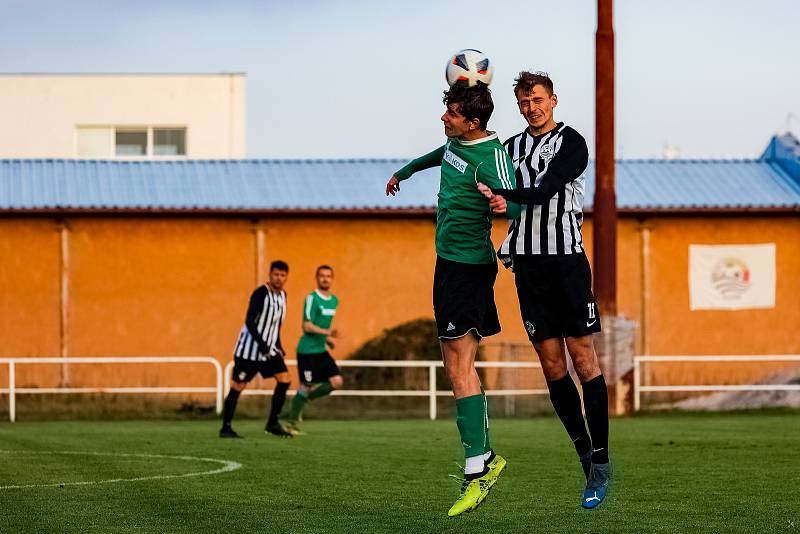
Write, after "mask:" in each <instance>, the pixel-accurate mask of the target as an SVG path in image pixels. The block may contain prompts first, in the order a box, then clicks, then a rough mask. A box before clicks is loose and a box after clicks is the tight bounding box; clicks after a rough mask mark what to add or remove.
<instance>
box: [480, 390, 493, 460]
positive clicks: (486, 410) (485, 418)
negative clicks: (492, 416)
mask: <svg viewBox="0 0 800 534" xmlns="http://www.w3.org/2000/svg"><path fill="white" fill-rule="evenodd" d="M481 397H483V433H484V434H485V435H486V440H485V441H484V442H483V453H484V454H486V453H487V452H489V451H491V450H492V446H491V445H490V444H489V407H488V405H487V403H486V392H485V391H483V387H481Z"/></svg>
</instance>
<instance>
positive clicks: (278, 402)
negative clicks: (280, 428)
mask: <svg viewBox="0 0 800 534" xmlns="http://www.w3.org/2000/svg"><path fill="white" fill-rule="evenodd" d="M288 389H289V383H288V382H278V383H277V384H275V391H274V392H273V393H272V407H271V408H270V410H269V419H267V425H274V424H276V423H277V422H278V415H280V413H281V410H282V409H283V403H284V402H286V391H287V390H288Z"/></svg>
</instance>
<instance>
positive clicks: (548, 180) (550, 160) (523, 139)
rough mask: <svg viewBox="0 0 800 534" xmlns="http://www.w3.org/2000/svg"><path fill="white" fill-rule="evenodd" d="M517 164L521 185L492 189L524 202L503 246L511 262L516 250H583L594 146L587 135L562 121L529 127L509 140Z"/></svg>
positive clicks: (504, 257)
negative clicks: (541, 130)
mask: <svg viewBox="0 0 800 534" xmlns="http://www.w3.org/2000/svg"><path fill="white" fill-rule="evenodd" d="M503 145H504V146H505V147H506V150H507V151H508V154H509V156H511V161H512V162H513V164H514V174H515V177H516V189H514V190H507V189H494V188H493V189H492V191H494V192H495V194H500V195H502V196H504V197H505V199H506V200H509V201H511V202H516V203H518V204H521V206H522V213H521V214H520V217H519V218H518V219H514V220H513V221H511V222H510V223H509V229H508V235H507V236H506V239H505V241H503V244H502V245H501V246H500V250H498V256H499V257H500V259H501V260H502V261H503V263H504V264H505V265H506V266H509V265H510V264H511V258H512V256H513V255H521V254H524V255H566V254H576V253H582V252H583V238H582V237H581V227H582V226H583V196H584V192H585V178H584V176H583V172H584V171H585V170H586V166H587V164H588V163H589V150H588V148H587V146H586V141H585V140H584V138H583V136H581V134H579V133H578V132H577V131H575V130H574V129H573V128H570V127H569V126H565V125H564V123H561V122H559V123H558V124H557V125H556V127H555V128H554V129H553V130H550V131H549V132H547V133H545V134H542V135H537V136H533V135H531V134H530V133H529V132H528V130H527V129H526V130H525V131H523V132H522V133H520V134H518V135H515V136H514V137H512V138H511V139H509V140H507V141H506V142H505V143H503Z"/></svg>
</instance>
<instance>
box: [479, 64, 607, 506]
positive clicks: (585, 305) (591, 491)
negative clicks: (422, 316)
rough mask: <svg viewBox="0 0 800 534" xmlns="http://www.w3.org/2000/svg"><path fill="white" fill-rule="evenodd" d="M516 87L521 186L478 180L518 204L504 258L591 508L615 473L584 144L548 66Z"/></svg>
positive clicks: (501, 202)
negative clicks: (559, 118)
mask: <svg viewBox="0 0 800 534" xmlns="http://www.w3.org/2000/svg"><path fill="white" fill-rule="evenodd" d="M515 82H516V83H515V85H514V94H515V96H516V97H517V104H518V106H519V111H520V114H521V115H522V116H523V117H524V118H525V121H526V122H527V124H528V127H527V128H526V129H525V130H523V131H522V132H521V133H520V134H518V135H515V136H514V137H512V138H511V139H509V140H508V141H506V142H505V147H506V149H507V150H508V153H509V155H510V156H511V159H512V161H513V164H514V174H515V177H516V188H515V189H509V188H498V187H495V186H487V185H483V184H478V188H479V190H480V191H481V192H483V193H484V195H486V197H487V198H489V199H490V200H491V205H492V207H493V209H494V211H495V212H496V213H502V212H503V211H505V203H506V201H513V202H518V203H520V204H522V212H521V215H520V217H519V218H517V219H515V220H514V221H513V222H511V223H510V225H509V231H508V236H507V237H506V239H505V241H504V242H503V244H502V245H501V247H500V250H499V252H498V255H499V256H500V258H501V259H502V261H503V263H504V264H505V265H506V266H510V267H511V268H512V269H513V271H514V280H515V283H516V286H517V296H518V297H519V306H520V312H521V315H522V321H523V325H524V327H525V330H526V331H527V332H528V337H529V338H530V340H531V342H532V343H533V346H534V348H535V349H536V352H537V354H538V355H539V361H540V362H541V364H542V371H543V372H544V375H545V378H546V380H547V387H548V389H549V390H550V400H551V401H552V403H553V407H554V409H555V411H556V413H557V414H558V416H559V418H560V419H561V422H562V423H563V424H564V427H565V428H566V430H567V433H568V434H569V437H570V439H572V442H573V444H574V445H575V450H576V452H577V453H578V456H579V459H580V462H581V466H582V467H583V471H584V475H585V477H586V486H585V489H584V493H583V499H582V501H581V504H582V506H583V507H584V508H594V507H596V506H597V505H599V504H600V503H601V502H602V501H603V499H604V498H605V494H606V491H607V488H608V482H609V477H610V469H609V458H608V392H607V389H606V383H605V379H604V378H603V375H602V374H601V371H600V365H599V362H598V359H597V354H596V352H595V350H594V343H593V341H592V334H593V333H595V332H599V331H600V317H599V315H598V313H597V307H596V305H595V300H594V296H593V295H592V274H591V271H590V268H589V261H588V260H587V259H586V254H585V253H584V250H583V239H582V237H581V225H582V223H583V195H584V190H585V181H584V176H583V172H584V170H585V169H586V166H587V164H588V160H589V151H588V148H587V147H586V141H585V140H584V139H583V137H582V136H581V135H580V134H579V133H578V132H576V131H575V130H574V129H572V128H570V127H569V126H566V125H565V124H564V123H561V122H558V123H557V122H556V121H555V119H554V118H553V109H554V108H555V107H556V105H557V104H558V97H557V96H556V94H555V93H554V92H553V82H552V80H551V79H550V77H549V76H548V75H547V74H546V73H541V72H536V73H532V72H521V73H520V75H519V77H517V79H516V80H515ZM565 343H566V349H567V350H568V351H569V355H570V357H571V358H572V363H573V366H574V368H575V371H576V373H577V374H578V378H579V379H580V381H581V384H582V387H583V406H584V409H585V412H586V423H587V424H588V427H589V432H587V431H586V424H584V417H583V414H582V413H581V400H580V396H579V395H578V390H577V388H576V387H575V383H574V382H573V380H572V378H571V377H570V376H569V373H568V372H567V360H566V353H565V351H564V345H565Z"/></svg>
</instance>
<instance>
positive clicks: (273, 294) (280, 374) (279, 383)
mask: <svg viewBox="0 0 800 534" xmlns="http://www.w3.org/2000/svg"><path fill="white" fill-rule="evenodd" d="M288 275H289V266H288V265H287V264H286V262H283V261H280V260H278V261H273V262H272V264H271V265H270V268H269V281H268V282H267V283H266V284H263V285H261V286H259V287H257V288H256V289H255V291H253V294H252V295H250V305H249V306H248V308H247V316H246V317H245V320H244V325H243V326H242V329H241V331H240V332H239V338H238V340H237V341H236V347H235V349H234V351H233V356H234V362H235V363H234V366H233V377H232V378H233V381H232V382H231V390H230V392H229V393H228V397H227V398H226V399H225V407H224V410H223V412H222V428H221V429H220V431H219V437H221V438H238V437H241V436H239V434H237V433H236V432H235V431H234V430H233V428H232V427H231V421H232V420H233V414H234V412H235V411H236V403H237V401H238V400H239V395H241V393H242V391H244V388H245V387H247V384H248V382H250V381H251V380H252V379H253V377H255V376H256V373H260V374H261V376H262V377H264V378H268V377H274V378H275V380H276V384H275V391H274V392H273V394H272V406H271V409H270V412H269V417H268V418H267V425H266V427H265V429H264V431H265V432H268V433H270V434H274V435H276V436H283V437H291V436H292V433H291V432H289V431H288V430H287V429H286V428H285V427H284V426H283V425H282V424H281V423H280V421H279V420H278V414H280V412H281V409H282V408H283V403H284V402H285V401H286V391H287V390H288V389H289V383H290V378H289V371H288V369H287V368H286V363H285V362H284V361H283V356H284V350H283V346H282V345H281V325H282V324H283V320H284V319H285V318H286V291H284V290H283V286H284V285H285V284H286V277H287V276H288Z"/></svg>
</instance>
